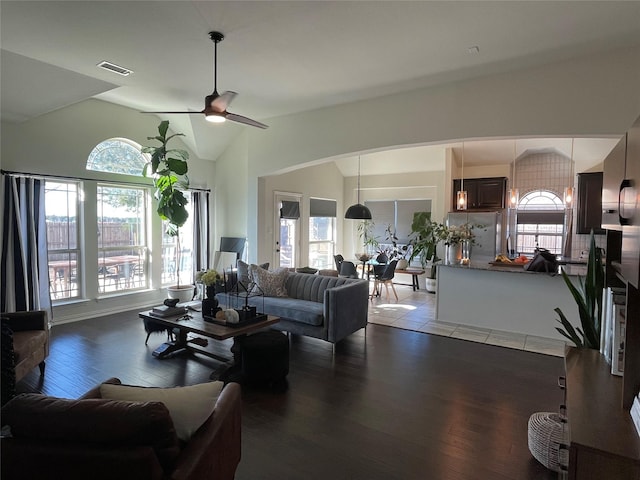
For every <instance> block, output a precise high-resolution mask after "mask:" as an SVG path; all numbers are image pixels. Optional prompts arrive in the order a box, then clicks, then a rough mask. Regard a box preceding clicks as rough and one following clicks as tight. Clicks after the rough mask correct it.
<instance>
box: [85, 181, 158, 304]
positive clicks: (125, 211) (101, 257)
mask: <svg viewBox="0 0 640 480" xmlns="http://www.w3.org/2000/svg"><path fill="white" fill-rule="evenodd" d="M146 195H147V189H145V188H136V187H124V186H113V185H104V184H101V185H98V192H97V204H98V290H99V292H100V293H103V294H104V293H110V292H115V291H123V290H133V289H138V288H144V287H147V285H148V267H147V252H148V248H147V235H146V225H147V218H146V204H147V201H146Z"/></svg>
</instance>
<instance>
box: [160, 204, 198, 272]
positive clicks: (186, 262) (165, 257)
mask: <svg viewBox="0 0 640 480" xmlns="http://www.w3.org/2000/svg"><path fill="white" fill-rule="evenodd" d="M186 208H187V212H189V218H188V219H187V221H186V222H185V224H184V225H183V226H182V227H180V229H179V234H180V236H179V237H176V236H171V235H168V234H167V226H168V223H167V222H166V221H165V222H163V223H162V284H163V285H175V284H176V283H178V282H176V279H177V278H178V274H179V275H180V282H179V283H180V285H188V284H190V283H193V281H194V278H195V277H194V274H195V272H194V265H193V258H194V257H193V256H194V252H193V199H190V200H189V203H188V204H187V205H186ZM178 251H179V255H176V253H177V252H178ZM177 261H179V262H180V263H179V266H180V268H176V262H177Z"/></svg>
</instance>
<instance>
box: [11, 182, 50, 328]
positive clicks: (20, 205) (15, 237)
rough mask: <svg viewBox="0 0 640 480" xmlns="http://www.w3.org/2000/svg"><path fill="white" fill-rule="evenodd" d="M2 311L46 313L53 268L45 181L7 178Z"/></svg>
mask: <svg viewBox="0 0 640 480" xmlns="http://www.w3.org/2000/svg"><path fill="white" fill-rule="evenodd" d="M3 199H4V218H3V220H2V259H1V260H2V263H1V265H2V268H1V277H0V282H1V288H0V292H1V297H0V304H1V305H0V311H3V312H16V311H26V310H46V311H47V312H48V313H49V318H50V319H51V318H53V315H52V311H51V297H50V293H49V268H48V265H47V262H48V259H47V224H46V219H45V208H44V207H45V198H44V180H41V179H35V178H26V177H16V176H12V175H4V182H3Z"/></svg>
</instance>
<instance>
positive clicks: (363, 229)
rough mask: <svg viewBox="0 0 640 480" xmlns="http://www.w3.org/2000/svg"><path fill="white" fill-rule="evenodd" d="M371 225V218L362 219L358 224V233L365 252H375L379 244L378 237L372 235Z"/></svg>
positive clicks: (372, 223)
mask: <svg viewBox="0 0 640 480" xmlns="http://www.w3.org/2000/svg"><path fill="white" fill-rule="evenodd" d="M373 227H375V222H374V221H373V220H363V221H362V222H360V223H359V224H358V235H359V236H360V238H361V239H362V243H363V245H364V249H365V251H366V252H370V251H371V252H375V251H376V249H377V248H378V247H379V246H380V242H379V241H378V238H377V237H375V236H374V235H373Z"/></svg>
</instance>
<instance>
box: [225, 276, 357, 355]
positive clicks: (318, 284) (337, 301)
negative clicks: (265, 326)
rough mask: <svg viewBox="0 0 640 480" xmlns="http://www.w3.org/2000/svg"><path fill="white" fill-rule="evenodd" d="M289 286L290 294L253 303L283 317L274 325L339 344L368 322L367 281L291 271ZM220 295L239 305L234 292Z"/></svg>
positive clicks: (262, 298) (234, 305) (232, 304)
mask: <svg viewBox="0 0 640 480" xmlns="http://www.w3.org/2000/svg"><path fill="white" fill-rule="evenodd" d="M285 288H286V290H287V295H288V296H287V297H254V298H253V299H252V300H251V301H250V302H249V303H250V304H251V305H255V306H256V307H257V308H258V311H259V312H260V311H263V313H267V314H269V315H276V316H278V317H280V321H279V322H278V323H276V324H275V325H273V327H272V328H275V329H278V330H282V331H285V332H290V333H293V334H300V335H305V336H307V337H314V338H319V339H321V340H325V341H327V342H331V343H334V344H335V343H337V342H339V341H340V340H342V339H343V338H345V337H347V336H349V335H351V334H352V333H354V332H356V331H358V330H360V329H361V328H363V327H365V326H366V325H367V317H368V308H369V283H368V282H367V281H365V280H355V279H348V278H336V277H329V276H324V275H312V274H308V273H297V272H289V274H288V276H287V279H286V283H285ZM216 298H217V299H218V301H219V302H220V303H221V305H224V306H228V307H236V306H238V299H237V298H235V297H234V295H233V293H230V292H227V293H218V294H217V295H216ZM263 301H264V306H263ZM240 304H242V302H240Z"/></svg>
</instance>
